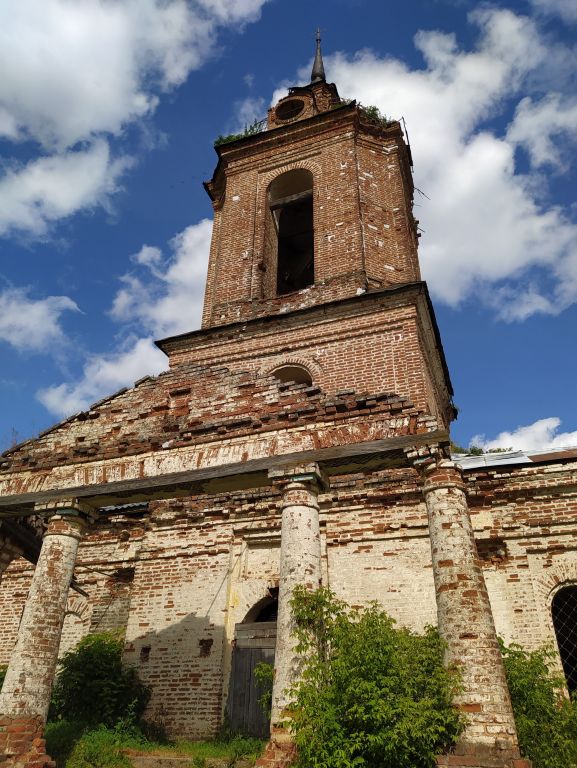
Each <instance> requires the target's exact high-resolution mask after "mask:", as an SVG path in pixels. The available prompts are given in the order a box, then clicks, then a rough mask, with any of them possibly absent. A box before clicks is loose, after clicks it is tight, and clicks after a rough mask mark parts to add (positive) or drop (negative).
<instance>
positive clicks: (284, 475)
mask: <svg viewBox="0 0 577 768" xmlns="http://www.w3.org/2000/svg"><path fill="white" fill-rule="evenodd" d="M268 477H269V480H271V481H272V482H273V483H274V484H275V485H286V484H287V483H311V484H314V485H316V486H317V487H318V489H319V490H320V491H324V490H327V489H328V487H329V480H328V477H327V476H326V474H325V473H324V471H323V470H322V469H321V468H320V467H319V465H318V464H316V463H310V464H293V465H292V466H284V467H274V468H273V469H269V471H268Z"/></svg>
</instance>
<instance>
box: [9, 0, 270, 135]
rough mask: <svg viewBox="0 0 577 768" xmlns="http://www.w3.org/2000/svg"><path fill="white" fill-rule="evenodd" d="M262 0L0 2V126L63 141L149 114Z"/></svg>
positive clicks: (114, 127)
mask: <svg viewBox="0 0 577 768" xmlns="http://www.w3.org/2000/svg"><path fill="white" fill-rule="evenodd" d="M264 2H266V0H251V1H250V2H238V3H237V2H236V1H235V2H233V0H229V1H228V2H227V1H226V0H222V1H220V2H209V1H208V0H206V1H203V2H196V3H194V2H192V3H191V2H185V0H115V2H105V1H104V0H83V1H82V2H69V0H18V2H17V3H13V2H10V0H0V70H1V71H2V78H1V80H0V105H2V111H1V112H0V130H3V131H4V135H5V136H7V137H8V138H15V137H16V136H17V137H20V138H32V139H35V140H36V141H39V142H40V143H41V144H42V145H43V146H44V147H46V148H57V149H63V148H66V147H68V146H71V145H73V144H74V143H76V142H78V141H81V140H85V139H89V138H91V137H94V136H95V135H96V134H100V133H102V132H107V133H112V134H118V133H119V132H120V131H121V130H122V128H123V126H125V125H126V124H127V123H129V122H132V121H133V120H136V119H139V118H141V117H143V116H144V115H146V114H149V113H150V112H151V111H153V110H154V108H155V107H156V105H157V102H158V93H159V92H161V91H163V90H169V89H171V88H174V87H175V86H178V85H180V84H181V83H183V82H184V80H185V79H186V77H187V76H188V74H189V72H190V71H191V70H193V69H197V68H198V67H200V66H201V64H202V63H203V62H204V61H205V60H206V58H207V57H208V56H209V55H210V53H211V50H212V47H213V45H214V42H215V37H216V32H217V28H218V26H219V25H230V24H238V23H239V22H240V21H254V20H255V19H256V18H258V14H259V12H260V9H261V7H262V5H263V4H264Z"/></svg>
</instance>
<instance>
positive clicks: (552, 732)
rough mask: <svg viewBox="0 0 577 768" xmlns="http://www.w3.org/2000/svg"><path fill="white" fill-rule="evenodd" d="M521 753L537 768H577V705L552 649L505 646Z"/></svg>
mask: <svg viewBox="0 0 577 768" xmlns="http://www.w3.org/2000/svg"><path fill="white" fill-rule="evenodd" d="M501 651H502V653H503V661H504V664H505V672H506V675H507V683H508V685H509V691H510V693H511V703H512V704H513V712H514V714H515V723H516V725H517V733H518V735H519V744H520V747H521V752H522V754H523V755H524V756H525V757H528V758H530V759H531V760H532V761H533V768H560V767H561V766H563V768H577V703H576V702H574V701H571V700H570V699H568V698H567V695H566V692H565V681H564V679H563V677H562V676H561V675H560V674H556V673H555V671H554V670H555V666H554V663H553V662H554V660H555V656H556V654H555V652H554V651H553V650H552V649H551V648H541V649H539V650H536V651H530V652H529V651H525V650H524V649H523V648H521V646H519V645H515V644H513V645H510V646H509V647H507V646H505V645H504V644H501Z"/></svg>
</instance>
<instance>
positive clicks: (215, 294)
mask: <svg viewBox="0 0 577 768" xmlns="http://www.w3.org/2000/svg"><path fill="white" fill-rule="evenodd" d="M263 127H265V130H263V131H262V132H259V133H256V134H252V135H248V136H246V137H241V138H238V139H236V140H234V141H230V142H227V143H224V144H221V145H219V146H218V147H217V153H218V156H219V160H218V165H217V168H216V170H215V173H214V175H213V177H212V179H211V180H210V181H209V182H207V183H206V184H205V187H206V189H207V192H208V194H209V195H210V197H211V199H212V202H213V207H214V234H213V241H212V248H211V253H210V262H209V270H208V281H207V289H206V297H205V305H204V314H203V327H204V328H208V327H212V326H216V325H223V324H226V323H230V322H236V321H239V320H248V319H250V318H254V317H262V316H264V315H273V314H277V313H279V312H283V313H284V312H286V311H290V310H293V309H298V308H303V307H305V306H306V307H309V306H314V305H318V304H324V303H327V302H331V301H335V300H337V299H343V298H347V297H351V296H356V295H359V294H361V293H364V292H366V291H374V290H379V289H381V288H386V287H390V286H394V285H401V284H406V283H412V282H416V281H419V280H420V273H419V264H418V258H417V224H416V221H415V219H414V218H413V215H412V199H413V182H412V176H411V168H410V152H409V148H408V146H407V145H406V143H405V141H404V139H403V134H402V130H401V126H400V124H399V123H398V122H397V121H395V120H388V119H383V118H381V117H380V115H378V113H377V112H376V110H374V109H365V108H363V107H361V106H360V105H358V104H357V103H356V102H354V101H352V102H350V101H346V100H343V99H341V98H340V96H339V94H338V91H337V88H336V86H335V85H334V84H332V83H327V82H326V81H325V75H324V67H323V61H322V56H321V51H320V39H319V38H318V36H317V53H316V57H315V62H314V65H313V70H312V74H311V82H310V83H308V84H307V85H305V86H297V87H293V88H290V89H289V93H288V95H287V96H285V97H284V98H282V99H281V100H280V101H279V102H278V103H277V104H275V105H274V106H273V107H272V108H271V109H270V110H269V113H268V118H267V121H266V126H263Z"/></svg>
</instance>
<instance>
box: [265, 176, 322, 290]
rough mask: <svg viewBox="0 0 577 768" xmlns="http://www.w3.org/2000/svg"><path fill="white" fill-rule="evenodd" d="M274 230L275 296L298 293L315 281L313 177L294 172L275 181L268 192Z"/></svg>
mask: <svg viewBox="0 0 577 768" xmlns="http://www.w3.org/2000/svg"><path fill="white" fill-rule="evenodd" d="M269 204H270V212H271V216H272V221H273V223H274V228H275V230H276V233H275V234H276V238H275V237H274V235H273V240H275V239H276V246H277V247H276V257H277V263H276V267H277V269H276V275H277V278H276V295H277V296H282V295H284V294H286V293H292V292H293V291H300V290H301V289H303V288H306V287H307V286H309V285H312V284H313V283H314V280H315V269H314V222H313V177H312V174H311V173H310V171H307V170H305V169H304V168H296V169H295V170H293V171H288V172H287V173H283V174H282V175H281V176H279V177H278V178H276V179H275V180H274V181H273V182H272V184H271V185H270V189H269Z"/></svg>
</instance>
